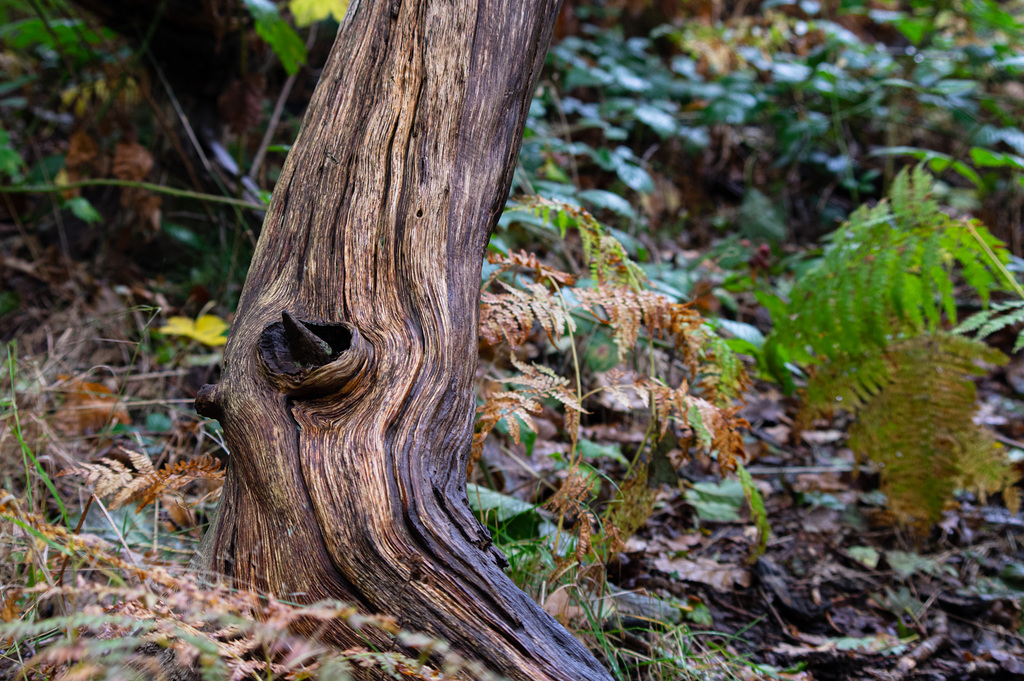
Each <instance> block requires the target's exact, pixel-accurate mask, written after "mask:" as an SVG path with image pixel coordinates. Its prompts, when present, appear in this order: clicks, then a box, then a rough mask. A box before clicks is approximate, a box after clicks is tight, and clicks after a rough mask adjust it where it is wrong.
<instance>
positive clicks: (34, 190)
mask: <svg viewBox="0 0 1024 681" xmlns="http://www.w3.org/2000/svg"><path fill="white" fill-rule="evenodd" d="M79 187H134V188H137V189H148V190H149V191H151V192H156V193H158V194H168V195H170V196H178V197H181V198H183V199H196V200H198V201H208V202H210V203H224V204H227V205H229V206H238V207H240V208H249V209H252V210H258V211H266V210H267V207H266V206H264V205H261V204H258V203H252V202H250V201H243V200H241V199H233V198H231V197H229V196H215V195H213V194H202V193H200V192H193V191H189V190H187V189H174V188H172V187H165V186H164V185H161V184H152V183H150V182H132V181H130V180H111V179H96V180H80V181H78V182H69V183H67V184H61V185H56V184H25V185H19V186H16V187H0V194H53V193H56V192H62V191H65V190H68V189H78V188H79Z"/></svg>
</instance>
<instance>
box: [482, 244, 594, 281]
mask: <svg viewBox="0 0 1024 681" xmlns="http://www.w3.org/2000/svg"><path fill="white" fill-rule="evenodd" d="M487 262H489V263H491V264H492V265H498V269H497V270H495V271H494V272H493V273H491V276H490V277H488V279H487V281H486V282H485V283H484V286H483V288H484V290H487V289H488V288H490V285H491V284H493V283H494V281H495V279H497V278H498V275H500V274H502V273H504V272H509V271H511V270H530V271H532V272H533V277H534V281H536V282H537V283H543V282H545V281H547V282H552V283H554V284H557V285H559V286H572V285H573V284H575V283H576V277H574V276H573V275H571V274H569V273H568V272H563V271H562V270H559V269H555V268H554V267H549V266H548V265H545V264H544V263H542V262H541V261H540V260H539V259H538V258H537V254H536V253H527V252H526V251H525V250H522V251H519V252H518V253H516V252H515V251H511V252H509V254H508V255H503V254H502V253H496V252H494V251H492V252H490V253H488V254H487Z"/></svg>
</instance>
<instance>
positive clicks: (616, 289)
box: [574, 286, 707, 372]
mask: <svg viewBox="0 0 1024 681" xmlns="http://www.w3.org/2000/svg"><path fill="white" fill-rule="evenodd" d="M574 293H575V295H576V297H577V298H579V299H580V300H581V301H582V302H583V303H584V305H586V306H588V307H590V308H591V310H592V311H594V310H595V308H601V309H602V310H603V311H604V314H605V316H606V317H607V319H605V320H602V321H604V322H605V323H606V324H608V325H609V326H611V327H612V328H613V330H614V331H613V338H614V340H615V345H616V347H617V348H618V351H619V357H620V358H622V357H623V356H624V355H625V353H627V352H630V351H631V350H632V349H633V347H634V346H635V345H636V342H637V339H638V338H639V336H640V330H641V328H646V329H647V332H648V333H649V334H650V335H651V336H652V337H657V338H662V339H671V340H672V342H673V344H674V346H675V348H676V350H677V351H679V353H680V355H681V358H682V360H683V362H684V363H685V364H686V365H687V367H688V368H690V369H691V370H692V371H694V372H695V371H696V369H697V367H698V365H699V360H700V349H701V347H702V345H703V342H704V340H705V338H706V336H707V332H706V331H705V330H704V328H703V327H704V324H705V322H704V319H703V317H701V316H700V313H699V312H697V311H696V310H694V309H692V308H691V307H690V306H689V305H687V304H683V303H674V302H672V301H671V300H670V299H669V298H668V297H667V296H665V295H663V294H660V293H656V292H654V291H646V290H639V291H638V290H634V289H632V288H629V287H627V286H599V287H597V288H593V289H578V290H574ZM595 316H596V317H598V319H600V318H601V317H600V315H598V314H597V313H596V311H595Z"/></svg>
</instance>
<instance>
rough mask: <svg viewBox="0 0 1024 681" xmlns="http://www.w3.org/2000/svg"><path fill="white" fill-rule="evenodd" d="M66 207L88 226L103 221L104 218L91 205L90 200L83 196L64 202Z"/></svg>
mask: <svg viewBox="0 0 1024 681" xmlns="http://www.w3.org/2000/svg"><path fill="white" fill-rule="evenodd" d="M64 206H65V207H66V208H68V209H70V210H71V214H72V215H74V216H75V217H76V218H78V219H79V220H82V221H83V222H85V223H87V224H90V225H92V224H95V223H97V222H100V221H101V220H103V216H102V215H100V214H99V211H97V210H96V209H95V208H93V206H92V204H91V203H89V199H87V198H85V197H83V196H76V197H74V198H72V199H68V200H67V201H65V202H64Z"/></svg>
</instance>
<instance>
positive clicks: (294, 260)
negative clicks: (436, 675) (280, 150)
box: [195, 0, 611, 681]
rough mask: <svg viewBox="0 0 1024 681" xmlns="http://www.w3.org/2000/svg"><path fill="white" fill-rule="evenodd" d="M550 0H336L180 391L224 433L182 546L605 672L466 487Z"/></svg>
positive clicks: (497, 655)
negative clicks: (233, 291) (197, 534)
mask: <svg viewBox="0 0 1024 681" xmlns="http://www.w3.org/2000/svg"><path fill="white" fill-rule="evenodd" d="M558 6H559V0H479V2H473V1H471V0H456V1H455V2H451V1H449V2H442V1H439V0H436V1H435V0H430V1H427V0H417V1H415V2H414V1H411V0H407V1H406V2H402V1H401V0H391V1H384V0H377V1H373V2H366V1H363V2H353V3H352V6H351V7H350V9H349V13H348V15H347V16H346V18H345V21H344V25H343V27H342V30H341V32H340V33H339V36H338V39H337V42H336V43H335V45H334V49H333V51H332V53H331V56H330V59H329V60H328V63H327V66H326V67H325V70H324V73H323V76H322V77H321V80H320V84H319V85H318V87H317V89H316V92H315V93H314V95H313V100H312V102H311V104H310V107H309V111H308V112H307V114H306V118H305V121H304V123H303V127H302V131H301V132H300V134H299V137H298V140H297V141H296V143H295V146H294V147H293V149H292V151H291V153H290V155H289V157H288V160H287V162H286V164H285V168H284V171H283V172H282V174H281V177H280V179H279V180H278V182H277V187H276V189H275V190H274V195H273V199H272V200H271V203H270V209H269V211H268V213H267V217H266V220H265V222H264V225H263V233H262V235H261V237H260V240H259V245H258V247H257V249H256V254H255V257H254V259H253V263H252V267H251V269H250V271H249V275H248V278H247V279H246V282H245V287H244V290H243V292H242V297H241V301H240V303H239V307H238V313H237V316H236V317H235V320H234V323H233V325H232V328H231V336H230V338H229V340H228V344H227V348H226V351H225V354H224V374H223V379H222V380H221V382H220V383H219V384H218V385H216V386H205V387H204V388H203V390H202V391H201V392H200V394H199V396H198V397H197V399H196V408H197V410H199V411H200V413H202V414H205V415H209V416H212V417H214V418H217V419H218V420H220V422H221V424H222V425H223V427H224V435H225V439H226V441H227V444H228V447H229V450H230V452H231V460H230V465H229V468H228V475H227V481H226V483H225V486H224V490H223V497H222V500H221V503H220V508H219V511H218V515H217V519H216V521H215V522H214V524H213V526H212V527H211V528H210V530H209V532H208V533H207V535H206V537H205V538H204V540H203V544H202V547H201V549H200V552H199V554H198V556H197V558H196V561H195V566H196V567H197V568H198V569H201V570H206V571H210V572H212V573H216V574H221V575H226V576H227V577H228V578H229V579H230V580H232V582H233V583H234V584H235V585H237V586H239V587H246V588H251V589H259V590H261V591H265V592H271V593H273V594H275V595H277V596H279V597H286V598H290V599H294V600H301V601H315V600H319V599H324V598H337V599H341V600H347V601H350V602H352V603H355V604H357V605H358V606H360V607H361V608H362V609H364V610H365V611H367V612H371V613H386V614H390V615H393V616H395V617H396V618H398V619H399V621H400V623H402V624H403V625H404V626H406V627H409V628H412V629H418V630H422V631H426V632H429V633H430V634H433V635H435V636H438V637H440V638H443V639H445V640H447V641H449V642H450V643H451V644H452V645H453V646H454V648H455V649H456V650H459V651H461V652H462V653H464V654H466V655H467V656H469V657H471V658H476V659H479V660H481V661H483V662H484V663H485V664H486V665H487V666H488V667H489V668H490V669H491V670H493V671H494V672H497V673H499V674H502V675H504V676H507V677H508V678H510V679H524V680H525V679H530V680H531V681H537V680H544V679H573V680H576V679H598V680H601V679H611V677H610V676H609V675H608V673H607V672H606V671H605V670H604V669H602V668H601V666H600V665H599V664H598V662H597V661H596V660H595V659H594V657H593V656H592V655H591V654H590V653H589V652H588V651H587V650H586V649H585V648H584V646H582V645H581V644H580V643H579V642H578V641H577V640H576V639H575V638H573V636H571V635H570V634H569V633H568V632H567V631H565V629H563V628H562V627H561V626H560V625H559V624H558V623H557V622H555V621H554V620H553V619H552V618H551V617H549V616H548V615H547V614H546V613H544V611H543V610H541V609H540V608H539V607H538V606H537V605H536V604H535V603H534V602H533V601H532V600H531V599H530V598H529V597H528V596H526V594H524V593H523V592H522V591H520V590H519V589H518V588H516V586H515V585H514V584H513V583H512V581H511V580H510V579H509V578H508V577H507V576H506V575H505V574H504V572H503V568H504V567H506V565H507V563H506V561H505V559H504V557H503V556H502V555H501V554H500V552H499V551H498V550H497V549H496V548H494V547H493V546H492V544H491V538H490V536H489V534H488V532H487V530H486V529H485V528H484V527H482V526H481V525H480V523H479V522H478V521H477V519H476V518H475V517H474V515H473V513H472V511H471V510H470V508H469V505H468V503H467V499H466V486H465V472H466V459H467V455H468V451H469V441H470V437H471V435H472V429H473V416H474V399H473V377H474V370H475V367H476V355H477V322H478V307H479V286H480V267H481V261H482V258H483V253H484V249H485V247H486V244H487V240H488V237H489V234H490V231H491V229H492V228H493V226H494V224H495V222H496V220H497V218H498V216H499V215H500V213H501V210H502V207H503V205H504V201H505V198H506V196H507V194H508V190H509V185H510V183H511V179H512V173H513V169H514V166H515V163H516V159H517V156H518V153H519V147H520V143H521V137H522V132H523V126H524V124H525V119H526V113H527V110H528V108H529V105H530V100H531V97H532V94H533V87H534V85H535V81H536V78H537V74H538V72H539V71H540V68H541V66H542V64H543V61H544V55H545V53H546V50H547V45H548V42H549V40H550V36H551V29H552V26H553V24H554V20H555V16H556V14H557V11H558ZM366 633H367V632H363V635H364V636H365V634H366ZM375 635H376V636H378V640H377V641H375V643H377V644H378V645H380V647H381V648H384V649H386V648H388V647H389V645H390V644H391V642H390V641H389V640H383V638H382V637H384V634H382V633H378V634H375ZM326 637H327V639H328V640H330V641H332V642H334V643H337V644H338V645H342V646H347V645H352V644H354V643H357V642H362V641H363V640H364V639H362V638H356V637H355V636H354V635H353V633H352V632H351V631H348V630H346V629H345V628H344V627H343V626H342V625H340V624H338V625H337V626H334V627H333V628H332V629H331V630H330V631H328V632H327V634H326Z"/></svg>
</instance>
